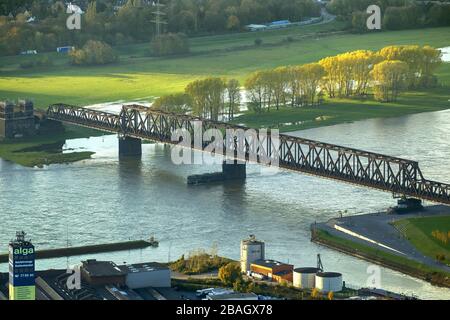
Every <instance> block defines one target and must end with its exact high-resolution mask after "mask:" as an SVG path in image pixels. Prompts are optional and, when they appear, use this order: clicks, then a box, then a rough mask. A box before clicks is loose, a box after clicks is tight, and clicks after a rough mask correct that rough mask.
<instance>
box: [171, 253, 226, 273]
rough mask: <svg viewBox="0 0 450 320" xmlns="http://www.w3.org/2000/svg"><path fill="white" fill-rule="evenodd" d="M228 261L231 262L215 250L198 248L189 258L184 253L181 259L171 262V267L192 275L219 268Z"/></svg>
mask: <svg viewBox="0 0 450 320" xmlns="http://www.w3.org/2000/svg"><path fill="white" fill-rule="evenodd" d="M228 263H230V260H229V259H227V258H223V257H219V256H218V255H217V254H216V253H215V252H206V251H205V250H196V251H193V252H191V253H190V254H189V257H188V258H187V259H186V258H185V256H184V255H183V256H182V257H181V258H180V259H178V260H177V261H175V262H173V263H171V264H170V268H171V269H172V270H173V271H177V272H180V273H184V274H188V275H192V274H202V273H206V272H210V271H214V270H218V269H219V268H221V267H222V266H224V265H226V264H228Z"/></svg>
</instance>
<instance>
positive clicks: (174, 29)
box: [0, 0, 320, 55]
mask: <svg viewBox="0 0 450 320" xmlns="http://www.w3.org/2000/svg"><path fill="white" fill-rule="evenodd" d="M73 2H74V3H77V4H78V5H80V6H81V7H82V9H83V10H84V11H85V14H83V15H82V32H76V31H70V30H68V29H67V28H66V19H67V17H68V15H67V13H66V5H65V2H64V1H60V0H49V1H39V0H34V1H14V2H11V1H6V2H3V1H2V2H0V55H13V54H17V53H19V52H21V51H24V50H38V51H54V50H55V48H56V47H57V46H65V45H73V46H78V47H82V46H83V45H84V44H85V43H86V42H87V41H88V40H101V41H104V42H106V43H108V44H109V45H125V44H128V43H132V42H143V41H150V40H151V39H153V38H154V36H155V34H156V31H155V25H154V23H152V20H154V11H155V8H154V7H153V6H152V3H153V1H148V0H126V1H119V0H117V1H109V0H93V1H88V0H78V1H73ZM161 2H162V3H164V4H165V5H166V6H165V11H166V17H167V25H166V27H165V30H164V31H166V32H171V33H180V32H183V33H186V34H205V33H216V32H225V31H231V30H241V29H242V28H243V27H244V26H245V25H247V24H250V23H262V22H269V21H273V20H278V19H291V20H293V21H297V20H301V19H302V18H303V17H308V16H316V15H319V14H320V7H319V5H318V4H317V3H316V2H315V1H313V0H163V1H161ZM15 3H16V5H15ZM31 17H35V18H36V19H37V20H36V21H35V22H33V23H29V21H28V19H29V18H31Z"/></svg>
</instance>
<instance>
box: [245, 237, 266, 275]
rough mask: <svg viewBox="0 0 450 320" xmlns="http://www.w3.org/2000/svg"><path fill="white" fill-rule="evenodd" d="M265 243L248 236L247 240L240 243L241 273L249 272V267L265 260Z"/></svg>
mask: <svg viewBox="0 0 450 320" xmlns="http://www.w3.org/2000/svg"><path fill="white" fill-rule="evenodd" d="M265 254H266V253H265V243H264V242H263V241H259V240H257V239H256V237H255V236H254V235H250V237H249V238H248V239H245V240H242V241H241V272H242V273H247V272H248V271H250V265H251V264H252V263H253V262H255V261H258V260H264V259H265Z"/></svg>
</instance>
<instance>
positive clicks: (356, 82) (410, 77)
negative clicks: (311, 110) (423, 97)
mask: <svg viewBox="0 0 450 320" xmlns="http://www.w3.org/2000/svg"><path fill="white" fill-rule="evenodd" d="M440 63H441V52H440V51H439V50H437V49H434V48H432V47H429V46H425V47H419V46H390V47H385V48H383V49H381V50H380V51H378V52H373V51H369V50H357V51H353V52H347V53H343V54H340V55H337V56H332V57H327V58H324V59H322V60H320V61H319V62H318V63H310V64H305V65H302V66H290V67H280V68H276V69H273V70H267V71H258V72H255V73H254V74H252V75H251V76H250V77H249V78H248V79H247V81H246V82H245V88H246V90H247V95H248V97H249V100H250V106H251V107H252V109H253V110H255V111H257V112H261V111H262V110H267V111H270V109H271V108H272V107H275V108H276V109H277V110H278V109H279V107H280V106H284V105H290V106H292V107H299V106H312V105H316V104H320V103H321V102H322V100H323V96H324V94H326V95H327V96H328V97H330V98H336V97H339V98H343V97H351V96H365V95H367V94H368V91H369V89H370V88H373V92H374V95H375V99H377V100H379V101H395V100H396V98H397V96H398V94H399V93H400V91H401V90H402V89H405V88H422V87H431V86H435V85H436V84H437V79H436V77H435V76H434V72H435V70H436V68H437V67H438V66H439V64H440Z"/></svg>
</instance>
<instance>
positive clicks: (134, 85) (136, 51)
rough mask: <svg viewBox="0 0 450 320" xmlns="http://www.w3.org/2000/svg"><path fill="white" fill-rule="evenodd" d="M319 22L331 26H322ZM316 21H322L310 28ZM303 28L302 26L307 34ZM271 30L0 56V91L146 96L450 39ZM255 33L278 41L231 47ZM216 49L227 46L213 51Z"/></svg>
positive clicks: (98, 97)
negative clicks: (76, 59)
mask: <svg viewBox="0 0 450 320" xmlns="http://www.w3.org/2000/svg"><path fill="white" fill-rule="evenodd" d="M326 26H327V27H330V26H328V25H323V26H322V27H323V28H325V27H326ZM319 27H321V26H315V28H319ZM311 28H312V27H311ZM293 30H294V29H293ZM299 30H300V29H299ZM306 30H307V29H305V30H302V31H301V32H302V33H303V34H307V33H308V32H310V31H306ZM278 32H280V33H279V34H277V33H276V32H275V31H272V32H269V33H267V34H266V33H264V32H263V33H258V34H257V35H256V34H254V33H251V34H243V35H239V34H234V35H226V36H215V37H211V38H210V37H204V38H196V39H193V40H192V41H193V51H194V52H195V51H201V52H203V53H201V54H200V53H199V54H193V55H190V56H185V57H176V58H152V57H147V56H145V54H144V52H145V48H144V47H143V45H136V46H130V47H129V48H127V49H126V50H125V49H124V48H121V49H120V52H121V58H122V59H121V62H120V63H118V64H117V65H110V66H104V67H73V66H69V65H68V59H67V57H64V56H57V55H56V54H51V56H52V61H54V66H53V67H49V68H47V69H42V68H36V69H32V70H22V69H20V67H19V64H20V63H21V62H22V61H23V60H26V59H30V57H24V56H16V57H5V58H0V66H1V74H0V97H1V98H3V99H5V98H7V99H17V98H20V97H21V98H25V97H29V98H32V99H34V101H35V102H36V104H37V106H38V107H39V108H42V109H44V108H46V107H47V106H48V105H49V104H52V103H56V102H66V103H70V104H79V105H86V104H91V103H99V102H108V101H117V100H131V99H142V98H146V99H151V97H156V96H161V95H164V94H167V93H173V92H179V91H182V90H183V89H184V87H185V86H186V84H187V83H189V82H190V81H192V80H194V79H199V78H202V77H206V76H211V75H212V76H225V77H236V78H238V79H240V80H244V79H245V78H246V76H247V75H248V74H249V73H251V72H252V71H255V70H258V69H264V68H273V67H276V66H281V65H292V64H302V63H307V62H312V61H317V60H319V59H321V58H323V57H325V56H329V55H335V54H337V53H341V52H345V51H349V50H356V49H379V48H382V47H384V46H386V45H391V44H421V45H424V44H429V45H432V46H435V47H444V46H448V45H449V42H450V39H449V37H448V34H449V32H450V28H435V29H423V30H407V31H398V32H385V33H373V34H365V35H353V34H345V35H334V36H329V37H320V38H318V37H315V38H314V37H313V38H309V39H304V40H298V41H294V42H292V43H283V42H282V40H283V39H284V38H285V37H286V33H288V32H294V31H287V30H282V31H278ZM298 32H300V31H298ZM256 36H258V37H260V38H261V39H263V41H266V39H265V38H266V37H267V38H269V39H270V40H267V42H269V41H271V42H272V43H277V41H281V42H280V43H279V44H278V45H268V46H264V45H263V46H261V47H254V46H251V48H246V49H238V50H234V49H233V48H234V47H236V46H240V45H242V43H246V44H249V45H251V44H252V43H253V40H252V39H253V37H256ZM247 38H248V39H247ZM210 39H211V41H210ZM218 47H219V48H220V49H225V48H229V49H230V50H229V51H228V50H222V51H216V49H217V48H218ZM443 73H444V74H445V75H446V76H447V79H446V81H447V82H448V79H449V77H448V76H449V74H450V71H449V70H448V68H447V69H446V70H444V72H443Z"/></svg>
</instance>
